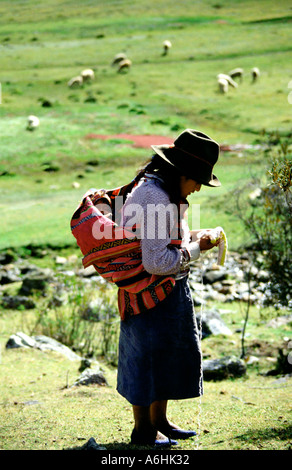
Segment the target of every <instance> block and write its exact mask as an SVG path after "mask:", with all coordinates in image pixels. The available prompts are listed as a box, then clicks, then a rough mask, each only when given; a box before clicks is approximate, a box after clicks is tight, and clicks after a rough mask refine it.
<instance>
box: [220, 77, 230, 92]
mask: <svg viewBox="0 0 292 470" xmlns="http://www.w3.org/2000/svg"><path fill="white" fill-rule="evenodd" d="M218 85H219V91H221V93H227V92H228V81H227V80H225V78H218Z"/></svg>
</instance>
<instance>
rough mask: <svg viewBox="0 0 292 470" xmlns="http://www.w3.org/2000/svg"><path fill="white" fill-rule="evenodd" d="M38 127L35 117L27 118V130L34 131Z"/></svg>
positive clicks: (38, 122)
mask: <svg viewBox="0 0 292 470" xmlns="http://www.w3.org/2000/svg"><path fill="white" fill-rule="evenodd" d="M39 125H40V120H39V118H38V117H37V116H33V115H32V114H31V115H30V116H28V118H27V127H26V128H27V130H28V131H34V130H35V129H37V128H38V127H39Z"/></svg>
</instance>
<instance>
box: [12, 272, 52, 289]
mask: <svg viewBox="0 0 292 470" xmlns="http://www.w3.org/2000/svg"><path fill="white" fill-rule="evenodd" d="M53 279H54V273H53V271H52V270H51V269H39V270H36V271H35V272H34V273H31V272H30V273H28V274H26V275H25V277H24V279H23V281H22V286H21V289H20V291H19V294H24V295H31V294H32V293H33V292H35V291H40V292H45V291H46V289H47V286H48V283H49V282H51V281H53Z"/></svg>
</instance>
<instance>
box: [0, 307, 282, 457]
mask: <svg viewBox="0 0 292 470" xmlns="http://www.w3.org/2000/svg"><path fill="white" fill-rule="evenodd" d="M211 306H212V307H214V305H209V307H211ZM216 307H217V308H219V309H222V311H224V312H225V314H224V316H223V319H224V322H225V324H226V325H227V326H228V327H229V328H230V329H231V330H232V331H233V334H232V335H231V336H228V337H224V336H222V335H219V336H210V337H208V338H205V339H204V340H203V341H202V352H203V357H204V358H214V357H223V356H226V355H235V356H237V357H239V356H240V351H241V335H240V333H238V332H236V331H238V330H239V329H240V328H241V327H242V320H243V315H244V307H241V306H240V305H239V304H238V303H237V304H236V303H233V304H228V306H226V304H222V305H219V304H218V305H217V306H216ZM8 313H9V315H6V316H5V317H3V316H0V345H1V361H0V378H1V380H0V396H1V400H0V402H1V403H0V404H1V406H0V417H1V425H0V448H1V450H62V449H80V448H81V446H82V445H83V444H85V443H86V442H87V441H88V440H89V438H90V437H94V439H95V440H96V442H97V443H98V444H100V445H102V446H105V447H106V449H107V450H108V451H115V450H120V451H123V450H124V451H127V450H135V449H137V447H135V446H130V445H129V441H130V434H131V431H132V428H133V417H132V409H131V406H130V405H129V404H128V403H127V402H126V401H125V400H124V399H123V398H122V397H121V396H120V395H118V393H117V392H116V373H117V371H116V368H115V367H111V366H109V365H108V364H107V363H106V362H104V361H103V360H102V359H100V365H101V367H102V369H103V371H104V375H105V377H106V379H107V382H108V385H107V386H96V385H91V386H87V387H72V384H73V383H74V382H75V381H76V380H77V378H78V377H79V375H80V373H79V372H78V368H79V365H80V362H79V361H70V360H68V359H66V358H64V357H62V356H61V355H59V354H57V353H53V352H41V351H37V350H33V349H7V350H6V349H5V348H4V346H5V341H7V339H8V337H9V336H10V334H11V332H12V331H15V332H16V331H26V332H27V334H31V333H30V328H31V326H32V323H33V320H32V319H33V316H32V312H31V311H22V312H19V311H18V312H13V311H9V312H8ZM269 315H271V312H269V311H268V310H266V311H265V310H263V311H261V312H260V313H259V311H258V309H257V308H256V307H252V308H251V311H250V320H249V323H248V329H247V334H248V336H247V338H246V341H245V346H246V348H247V356H253V355H256V356H257V357H258V358H259V360H258V362H255V363H253V364H250V365H248V366H247V374H246V375H245V376H243V377H242V378H237V379H226V380H222V381H219V382H206V381H205V382H204V395H203V397H202V398H201V399H200V400H199V399H191V400H181V401H170V403H169V417H170V418H171V419H172V420H173V421H174V422H177V423H179V424H180V425H181V426H182V427H184V428H187V429H196V430H197V432H198V436H197V437H194V438H192V439H190V440H187V441H180V443H179V446H175V447H174V448H173V452H174V453H175V452H176V451H177V450H179V451H184V450H191V451H192V450H205V451H206V450H210V451H212V450H270V451H280V450H289V449H290V450H291V405H290V397H291V383H290V382H291V379H290V380H289V379H287V378H286V380H284V379H283V378H279V377H275V376H270V377H267V376H266V375H265V374H266V372H267V371H268V370H271V369H273V368H274V367H275V361H276V357H277V348H278V346H280V345H281V344H282V343H283V338H284V337H287V336H288V335H289V334H290V329H289V326H288V325H286V326H282V327H279V328H277V329H273V328H269V327H267V326H266V321H267V319H268V318H269ZM174 373H175V371H174ZM139 449H140V448H139Z"/></svg>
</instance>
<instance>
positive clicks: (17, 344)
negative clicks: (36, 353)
mask: <svg viewBox="0 0 292 470" xmlns="http://www.w3.org/2000/svg"><path fill="white" fill-rule="evenodd" d="M35 347H36V342H35V340H34V339H33V338H31V337H30V336H28V335H26V334H25V333H22V332H18V333H16V334H14V335H11V336H10V338H9V340H8V341H7V343H6V349H13V348H35Z"/></svg>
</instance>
